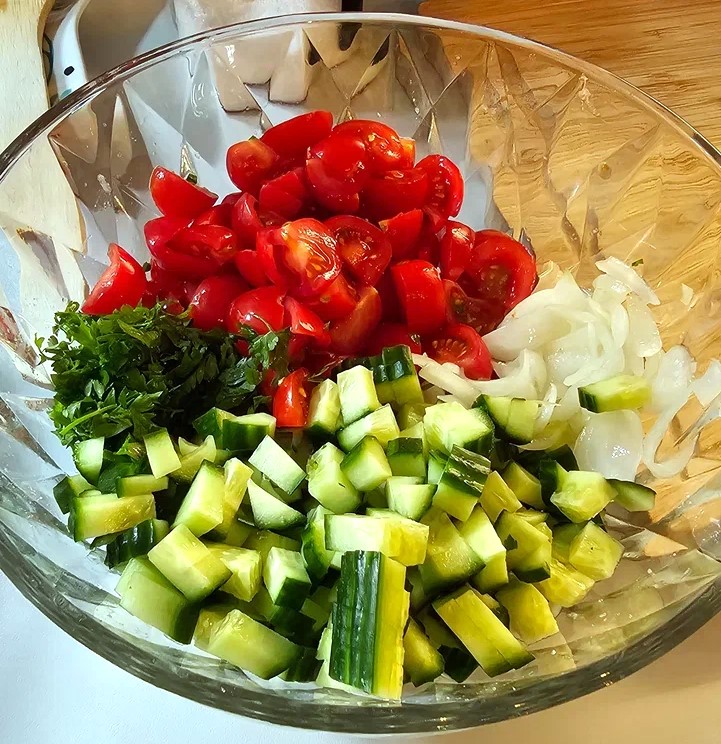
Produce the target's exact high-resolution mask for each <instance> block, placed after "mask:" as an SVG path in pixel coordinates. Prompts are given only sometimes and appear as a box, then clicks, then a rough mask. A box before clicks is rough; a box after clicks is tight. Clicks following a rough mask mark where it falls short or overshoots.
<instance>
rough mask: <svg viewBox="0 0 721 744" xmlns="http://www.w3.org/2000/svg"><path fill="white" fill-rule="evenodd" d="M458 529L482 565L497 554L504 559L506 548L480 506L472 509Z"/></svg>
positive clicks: (496, 556)
mask: <svg viewBox="0 0 721 744" xmlns="http://www.w3.org/2000/svg"><path fill="white" fill-rule="evenodd" d="M458 531H459V532H460V534H461V537H462V538H463V539H464V540H465V541H466V542H467V543H468V545H469V547H470V548H471V550H473V552H474V553H475V554H476V555H477V556H478V557H479V558H480V560H481V561H482V562H483V565H487V564H488V563H490V562H491V561H492V560H493V559H494V558H498V557H499V556H502V557H503V559H504V560H505V557H506V549H505V548H504V547H503V543H502V542H501V539H500V537H499V536H498V534H497V533H496V531H495V529H493V523H492V522H491V520H490V519H489V517H488V515H487V514H486V512H484V511H483V509H482V508H481V507H480V506H476V507H475V508H474V509H473V511H472V512H471V514H470V516H469V517H468V519H467V520H466V521H465V522H464V523H462V524H461V525H459V527H458Z"/></svg>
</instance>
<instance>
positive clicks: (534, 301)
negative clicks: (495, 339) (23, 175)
mask: <svg viewBox="0 0 721 744" xmlns="http://www.w3.org/2000/svg"><path fill="white" fill-rule="evenodd" d="M587 304H588V295H587V294H586V293H585V292H584V291H583V290H582V289H581V288H580V287H579V286H578V284H577V283H576V280H575V278H574V277H573V275H572V274H571V273H569V272H568V271H565V272H564V273H563V274H562V275H561V278H560V279H559V280H558V282H557V283H556V285H555V286H553V287H550V288H549V289H542V290H540V291H537V292H534V293H533V294H531V295H529V296H528V297H526V299H525V300H522V301H521V302H519V303H518V304H517V305H516V307H514V308H513V310H511V312H510V313H509V314H508V315H507V316H506V318H505V319H504V320H503V322H502V323H501V326H500V327H503V326H504V325H506V324H508V323H511V322H513V320H515V319H517V318H521V317H523V316H524V315H535V314H536V313H538V312H539V311H545V310H547V309H548V308H549V307H551V306H554V305H561V306H564V307H566V308H575V309H577V310H583V309H584V308H586V306H587Z"/></svg>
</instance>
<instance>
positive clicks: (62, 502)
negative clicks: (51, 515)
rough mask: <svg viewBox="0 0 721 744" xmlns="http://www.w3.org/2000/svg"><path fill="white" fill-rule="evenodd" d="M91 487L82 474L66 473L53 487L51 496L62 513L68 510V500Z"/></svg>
mask: <svg viewBox="0 0 721 744" xmlns="http://www.w3.org/2000/svg"><path fill="white" fill-rule="evenodd" d="M92 490H93V487H92V485H91V484H90V483H88V481H86V480H85V478H83V476H82V475H67V476H65V478H63V479H62V480H61V481H60V482H59V483H57V484H56V485H55V487H54V488H53V496H54V497H55V501H56V502H57V504H58V506H59V507H60V511H61V512H62V513H63V514H67V513H68V512H69V511H70V502H71V501H72V500H73V498H75V496H80V494H81V493H85V492H86V491H92Z"/></svg>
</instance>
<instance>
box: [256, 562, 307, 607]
mask: <svg viewBox="0 0 721 744" xmlns="http://www.w3.org/2000/svg"><path fill="white" fill-rule="evenodd" d="M263 582H264V583H265V588H266V589H267V590H268V594H269V595H270V598H271V600H272V602H273V604H276V605H278V606H279V607H290V608H292V609H295V610H300V608H301V607H302V606H303V602H305V600H306V599H307V598H308V595H309V594H310V589H311V582H310V577H309V576H308V572H307V571H306V570H305V565H304V564H303V557H302V556H301V554H300V553H296V552H295V551H292V550H285V549H283V548H271V549H270V551H269V553H268V557H267V558H266V560H265V565H264V567H263Z"/></svg>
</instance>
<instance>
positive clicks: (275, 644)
mask: <svg viewBox="0 0 721 744" xmlns="http://www.w3.org/2000/svg"><path fill="white" fill-rule="evenodd" d="M208 653H209V654H212V655H213V656H217V657H218V658H220V659H224V660H225V661H228V662H230V663H231V664H234V665H235V666H237V667H240V668H241V669H243V670H245V671H247V672H250V673H251V674H255V675H256V677H260V678H261V679H271V678H272V677H277V676H278V675H279V674H280V673H281V672H284V671H285V670H286V669H288V668H289V667H290V666H291V665H292V664H294V663H295V662H296V661H297V659H298V658H299V656H300V654H301V648H300V646H297V645H296V644H295V643H293V642H292V641H289V640H288V639H287V638H284V637H283V636H282V635H280V634H279V633H276V632H275V631H274V630H271V629H270V628H266V627H265V625H263V624H261V623H259V622H258V621H257V620H254V619H253V618H251V617H249V616H248V615H246V614H244V613H242V612H241V611H240V610H231V611H230V612H229V613H228V614H227V615H226V616H225V617H224V618H223V619H222V620H221V621H220V622H219V623H218V624H217V625H216V626H215V629H214V630H213V633H212V635H211V636H210V642H209V643H208Z"/></svg>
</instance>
